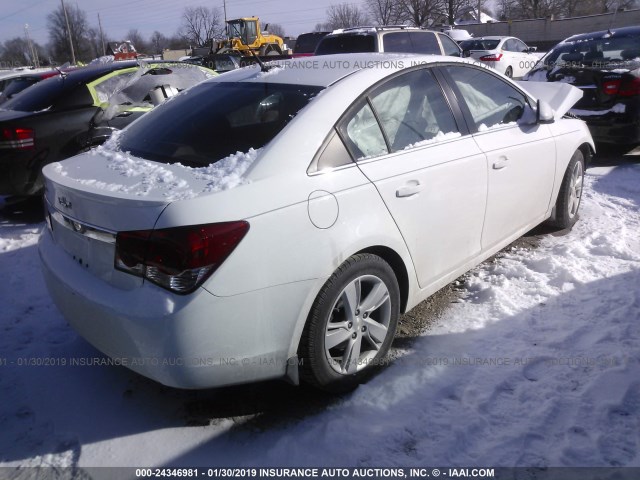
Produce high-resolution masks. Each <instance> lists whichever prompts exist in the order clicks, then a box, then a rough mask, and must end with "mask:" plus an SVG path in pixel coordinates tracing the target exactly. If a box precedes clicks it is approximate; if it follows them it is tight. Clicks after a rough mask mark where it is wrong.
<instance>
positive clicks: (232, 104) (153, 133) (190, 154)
mask: <svg viewBox="0 0 640 480" xmlns="http://www.w3.org/2000/svg"><path fill="white" fill-rule="evenodd" d="M320 90H322V88H321V87H314V86H304V85H283V84H273V83H249V82H247V83H230V82H229V83H225V82H205V83H202V84H200V85H197V86H195V87H193V88H191V89H189V90H188V92H186V93H185V94H182V95H179V96H177V97H175V99H173V100H171V101H169V102H167V103H165V104H164V105H162V106H160V107H158V108H156V109H154V110H152V111H151V112H150V113H148V114H146V115H144V116H143V117H141V118H140V119H139V120H138V121H136V122H135V123H133V124H131V126H129V127H128V128H127V129H125V130H124V131H123V132H122V135H121V136H120V138H119V148H120V149H121V150H123V151H126V152H130V153H131V154H132V155H135V156H137V157H141V158H146V159H149V160H155V161H158V162H163V163H177V162H180V163H182V164H184V165H188V166H195V167H197V166H205V165H211V164H213V163H215V162H216V161H218V160H221V159H222V158H225V157H227V156H229V155H231V154H234V153H237V152H247V151H249V149H250V148H254V149H258V148H261V147H263V146H264V145H266V144H267V143H268V142H269V141H270V140H271V139H272V138H274V137H275V136H276V135H277V134H278V133H279V132H280V131H281V130H282V129H283V128H284V127H285V125H287V124H288V123H289V122H290V121H291V119H292V118H293V117H295V115H296V114H297V113H298V112H299V111H300V110H301V109H302V108H303V107H304V106H305V105H307V104H308V103H309V101H310V100H311V99H312V98H313V97H315V96H316V95H317V94H318V92H319V91H320Z"/></svg>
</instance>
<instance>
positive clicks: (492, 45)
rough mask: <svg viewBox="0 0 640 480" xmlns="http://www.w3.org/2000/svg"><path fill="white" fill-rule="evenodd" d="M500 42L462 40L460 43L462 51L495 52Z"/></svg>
mask: <svg viewBox="0 0 640 480" xmlns="http://www.w3.org/2000/svg"><path fill="white" fill-rule="evenodd" d="M499 43H500V40H482V39H477V40H464V41H462V42H460V48H462V50H495V49H496V48H498V44H499Z"/></svg>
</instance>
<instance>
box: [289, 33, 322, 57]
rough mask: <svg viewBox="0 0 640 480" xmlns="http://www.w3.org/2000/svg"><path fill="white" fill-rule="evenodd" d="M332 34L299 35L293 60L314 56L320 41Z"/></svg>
mask: <svg viewBox="0 0 640 480" xmlns="http://www.w3.org/2000/svg"><path fill="white" fill-rule="evenodd" d="M330 33H331V32H310V33H303V34H301V35H298V38H296V45H295V46H294V47H293V58H298V57H310V56H312V55H313V52H315V51H316V47H317V46H318V43H320V40H322V39H323V38H324V37H326V36H327V35H329V34H330Z"/></svg>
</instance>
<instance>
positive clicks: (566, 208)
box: [553, 150, 584, 230]
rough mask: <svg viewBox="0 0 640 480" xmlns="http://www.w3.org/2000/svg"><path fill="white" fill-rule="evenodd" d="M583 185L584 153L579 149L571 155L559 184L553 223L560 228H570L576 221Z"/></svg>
mask: <svg viewBox="0 0 640 480" xmlns="http://www.w3.org/2000/svg"><path fill="white" fill-rule="evenodd" d="M583 185H584V155H583V154H582V152H581V151H580V150H576V152H575V153H574V154H573V156H572V157H571V160H570V161H569V165H568V166H567V170H566V172H565V174H564V177H563V179H562V185H560V192H559V193H558V200H557V201H556V215H555V221H554V222H553V224H554V225H555V226H556V227H558V228H559V229H561V230H564V229H567V228H571V227H573V226H574V225H575V223H576V222H577V221H578V209H579V208H580V202H581V200H582V189H583Z"/></svg>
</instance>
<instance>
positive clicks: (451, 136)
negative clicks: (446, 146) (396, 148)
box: [403, 131, 462, 150]
mask: <svg viewBox="0 0 640 480" xmlns="http://www.w3.org/2000/svg"><path fill="white" fill-rule="evenodd" d="M461 135H462V134H461V133H460V132H448V133H444V132H442V131H439V132H438V133H437V134H436V136H435V137H433V138H429V139H427V140H422V141H420V142H416V143H412V144H410V145H407V146H406V147H404V149H403V150H409V149H410V148H415V147H424V146H425V145H431V144H432V143H438V142H443V141H445V140H452V139H454V138H458V137H460V136H461Z"/></svg>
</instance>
